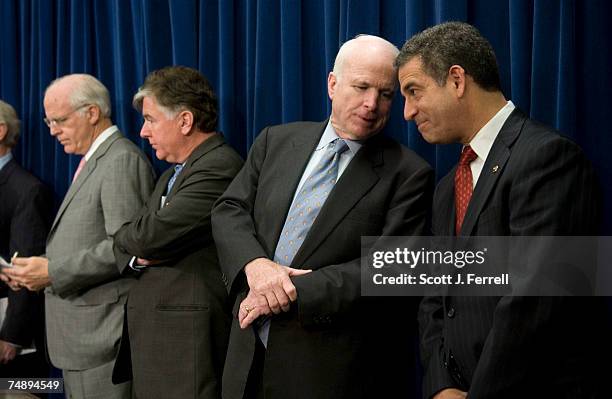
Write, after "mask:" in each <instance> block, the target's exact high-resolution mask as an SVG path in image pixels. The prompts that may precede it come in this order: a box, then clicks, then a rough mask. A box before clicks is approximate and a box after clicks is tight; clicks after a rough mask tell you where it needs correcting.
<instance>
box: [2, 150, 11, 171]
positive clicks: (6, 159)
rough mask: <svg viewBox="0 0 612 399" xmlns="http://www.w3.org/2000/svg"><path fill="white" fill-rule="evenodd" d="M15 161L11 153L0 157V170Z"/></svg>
mask: <svg viewBox="0 0 612 399" xmlns="http://www.w3.org/2000/svg"><path fill="white" fill-rule="evenodd" d="M11 159H13V154H12V153H11V152H10V151H9V152H7V153H6V154H4V155H3V156H1V157H0V170H2V168H4V167H5V166H6V164H7V163H9V162H10V161H11Z"/></svg>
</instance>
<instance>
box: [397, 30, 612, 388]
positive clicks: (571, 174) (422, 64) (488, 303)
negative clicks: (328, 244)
mask: <svg viewBox="0 0 612 399" xmlns="http://www.w3.org/2000/svg"><path fill="white" fill-rule="evenodd" d="M396 65H397V66H398V68H399V81H400V87H401V92H402V94H403V96H404V97H405V107H404V117H405V118H406V120H413V121H414V122H415V123H416V125H417V127H418V129H419V131H420V133H421V134H422V135H423V137H424V138H425V140H427V141H428V142H430V143H436V144H446V143H461V144H463V151H462V154H461V158H460V161H459V164H458V166H457V167H456V168H455V169H453V170H452V171H451V172H450V173H449V174H448V175H447V176H446V177H444V178H443V179H442V180H441V181H440V183H439V184H438V187H437V188H436V191H435V195H434V203H433V221H432V227H433V231H434V233H435V234H436V235H442V236H453V235H457V236H541V235H544V236H555V235H596V234H597V221H598V214H599V205H600V204H599V197H598V191H597V184H596V179H595V176H594V172H593V170H592V168H591V166H590V164H589V162H588V161H587V159H586V158H585V156H584V155H583V153H582V151H581V150H580V148H578V146H576V145H575V144H574V143H572V142H570V141H569V140H567V139H565V138H562V137H561V136H560V135H559V134H558V133H557V132H555V131H553V129H551V128H549V127H546V126H543V125H541V124H539V123H537V122H535V121H533V120H531V119H529V118H528V117H527V116H526V115H524V114H523V113H522V112H521V111H519V110H518V109H516V108H515V106H514V105H513V104H512V102H511V101H507V100H506V99H505V98H504V95H503V93H502V92H501V89H500V85H499V72H498V68H497V63H496V60H495V55H494V53H493V50H492V48H491V45H490V44H489V43H488V42H487V40H486V39H485V38H483V37H482V36H481V35H480V33H479V32H478V30H477V29H476V28H474V27H473V26H470V25H468V24H466V23H461V22H449V23H444V24H441V25H437V26H434V27H432V28H429V29H427V30H425V31H423V32H421V33H419V34H417V35H415V36H414V37H412V38H411V39H410V40H408V41H407V42H406V43H405V44H404V46H403V48H402V50H401V52H400V54H399V56H398V57H397V59H396ZM580 299H581V298H574V299H573V300H572V299H569V298H559V297H546V298H543V297H520V296H504V297H465V296H463V297H460V296H444V297H439V296H438V297H426V298H425V299H424V300H423V301H422V303H421V307H420V317H419V322H420V330H421V335H422V336H421V342H422V361H423V364H424V368H425V377H424V378H425V381H424V394H425V397H426V398H430V397H434V398H436V399H443V398H465V397H466V395H467V396H468V397H469V398H470V399H482V398H487V399H488V398H495V399H500V398H595V397H601V396H600V395H602V391H600V390H599V389H600V385H599V384H601V382H602V380H601V379H600V378H599V377H598V376H597V368H598V367H599V366H596V365H597V363H598V362H596V361H595V359H594V357H593V354H594V350H595V349H596V347H597V346H600V345H601V346H602V347H603V345H602V341H605V340H607V338H606V339H602V340H598V339H597V338H596V336H597V329H598V328H599V325H598V321H597V318H598V317H600V314H601V313H597V312H596V314H597V316H595V317H593V315H592V313H590V312H585V311H584V310H585V308H586V307H588V308H589V309H594V307H595V306H596V305H595V302H596V301H595V300H593V301H592V302H589V301H582V300H580ZM582 299H586V298H582Z"/></svg>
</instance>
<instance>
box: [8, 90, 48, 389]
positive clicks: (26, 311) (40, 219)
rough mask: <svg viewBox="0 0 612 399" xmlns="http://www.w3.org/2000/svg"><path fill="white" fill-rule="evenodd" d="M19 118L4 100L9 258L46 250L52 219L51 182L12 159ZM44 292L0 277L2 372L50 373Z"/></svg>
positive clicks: (18, 128) (32, 374) (12, 374)
mask: <svg viewBox="0 0 612 399" xmlns="http://www.w3.org/2000/svg"><path fill="white" fill-rule="evenodd" d="M19 134H20V121H19V118H18V117H17V113H16V112H15V110H14V109H13V107H12V106H10V105H9V104H7V103H5V102H4V101H0V204H2V206H0V256H2V257H3V258H4V259H6V260H8V259H9V257H11V256H12V255H13V254H15V253H19V254H21V256H32V255H40V254H42V253H44V252H45V238H46V237H47V232H48V231H49V225H50V224H51V220H50V219H51V204H52V201H51V198H50V193H49V191H48V190H47V188H46V187H45V186H44V185H43V183H41V182H40V180H38V179H37V178H36V177H34V176H33V175H31V174H30V173H29V172H27V171H26V170H25V169H23V168H22V167H21V166H19V164H18V163H17V162H16V161H15V160H14V159H13V155H12V153H11V150H12V149H13V148H14V147H15V145H17V141H18V140H19ZM43 312H44V308H43V297H42V294H40V293H37V292H30V291H28V290H19V291H13V290H10V289H8V286H7V285H6V284H4V283H0V326H1V327H2V328H1V329H0V377H47V376H48V374H49V367H48V366H47V362H46V360H45V355H44V353H45V350H44V346H43V345H44V340H43V337H42V335H43V334H44V327H43V325H42V323H43Z"/></svg>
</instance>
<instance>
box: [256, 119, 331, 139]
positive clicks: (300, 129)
mask: <svg viewBox="0 0 612 399" xmlns="http://www.w3.org/2000/svg"><path fill="white" fill-rule="evenodd" d="M325 123H326V122H307V121H300V122H291V123H285V124H282V125H273V126H268V127H266V128H265V129H263V130H262V131H261V133H264V134H265V135H266V136H267V139H268V140H273V141H284V140H287V139H291V138H294V137H295V135H300V134H316V133H321V132H323V129H325Z"/></svg>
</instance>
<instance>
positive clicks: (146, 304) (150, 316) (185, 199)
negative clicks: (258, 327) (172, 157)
mask: <svg viewBox="0 0 612 399" xmlns="http://www.w3.org/2000/svg"><path fill="white" fill-rule="evenodd" d="M242 164H243V161H242V159H241V158H240V156H239V155H238V154H237V153H236V152H235V151H234V150H233V149H232V148H231V147H230V146H228V145H227V144H226V143H225V141H224V140H223V138H222V136H220V135H214V136H211V137H210V138H208V139H207V140H206V141H205V142H203V143H202V144H201V145H200V146H199V147H197V148H196V149H195V150H194V151H193V153H192V154H191V155H190V156H189V158H188V159H187V161H186V162H185V166H184V168H183V170H182V172H181V173H180V174H179V176H178V177H177V179H176V181H175V183H174V186H173V188H172V191H171V192H170V193H169V195H167V196H166V199H165V202H164V206H163V207H162V208H161V209H160V204H161V202H160V201H161V198H162V195H163V194H164V192H165V190H166V186H167V184H168V180H169V179H170V177H171V176H172V174H173V173H174V169H173V168H169V169H168V170H167V171H166V172H165V173H164V174H163V175H162V176H161V177H160V179H159V181H158V182H157V185H156V187H155V190H154V191H153V194H152V195H151V198H150V200H149V202H148V203H147V204H146V206H145V207H144V208H143V210H142V212H141V214H140V215H139V216H138V217H137V218H136V219H135V220H134V221H133V222H131V223H129V224H126V225H124V226H123V227H122V228H121V229H120V230H119V231H118V232H117V234H116V236H115V254H116V256H117V260H118V261H117V264H119V265H127V263H128V262H129V260H130V258H131V256H132V255H135V256H138V257H141V258H145V259H157V260H165V262H163V263H162V264H160V265H157V266H154V267H149V268H147V269H146V270H145V271H143V272H142V275H141V276H140V278H139V280H138V281H137V282H136V283H135V284H134V286H133V287H132V288H131V290H130V293H129V297H128V303H127V330H128V332H129V334H125V330H126V329H125V328H124V335H123V338H122V343H121V350H120V355H119V357H118V360H117V364H116V366H115V369H116V373H115V378H114V380H115V381H120V380H121V379H120V378H119V377H120V376H119V372H120V371H121V369H125V367H126V364H125V363H126V362H128V363H129V362H130V359H129V357H131V367H132V373H133V387H134V391H135V393H136V396H138V397H139V398H218V397H219V396H220V392H221V386H220V382H221V372H222V370H223V362H224V360H225V351H226V348H227V340H228V335H229V328H230V317H229V305H228V302H227V292H226V287H225V282H224V280H225V278H224V277H223V276H222V274H221V270H220V269H219V264H218V260H217V251H216V248H215V244H214V242H213V237H212V232H211V225H210V212H211V210H212V206H213V203H214V202H215V201H216V200H217V198H218V197H219V196H220V195H221V194H222V193H223V191H225V189H226V187H227V186H228V184H229V183H230V182H231V181H232V179H233V178H234V176H235V175H236V173H238V170H240V167H241V166H242ZM128 335H129V336H128ZM128 338H129V343H128V342H127V339H128ZM126 348H127V350H126ZM129 349H131V350H129ZM126 352H127V353H126ZM126 355H131V356H126ZM122 363H124V364H122Z"/></svg>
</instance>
